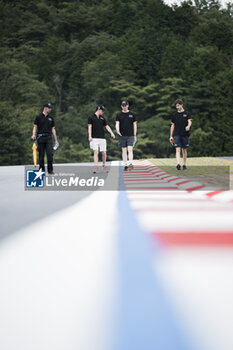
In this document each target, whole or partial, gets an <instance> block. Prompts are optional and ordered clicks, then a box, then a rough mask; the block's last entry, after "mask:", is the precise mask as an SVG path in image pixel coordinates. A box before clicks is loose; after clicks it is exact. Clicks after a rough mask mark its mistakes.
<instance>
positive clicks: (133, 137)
mask: <svg viewBox="0 0 233 350" xmlns="http://www.w3.org/2000/svg"><path fill="white" fill-rule="evenodd" d="M121 109H122V111H121V113H119V114H117V116H116V131H117V133H118V135H119V142H118V144H119V147H121V149H122V159H123V162H124V170H125V171H127V170H132V169H133V147H134V145H135V143H136V141H137V121H136V117H135V115H134V114H133V113H132V112H131V111H130V110H129V102H128V101H122V102H121ZM127 151H128V155H127Z"/></svg>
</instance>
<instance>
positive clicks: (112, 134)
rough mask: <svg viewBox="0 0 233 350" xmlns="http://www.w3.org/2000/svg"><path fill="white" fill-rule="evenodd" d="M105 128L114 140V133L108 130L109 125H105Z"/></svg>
mask: <svg viewBox="0 0 233 350" xmlns="http://www.w3.org/2000/svg"><path fill="white" fill-rule="evenodd" d="M105 128H106V130H108V132H109V133H110V134H111V136H112V138H113V139H115V135H114V133H113V132H112V129H111V128H110V126H109V125H106V126H105Z"/></svg>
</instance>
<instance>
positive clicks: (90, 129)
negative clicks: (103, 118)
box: [88, 124, 92, 142]
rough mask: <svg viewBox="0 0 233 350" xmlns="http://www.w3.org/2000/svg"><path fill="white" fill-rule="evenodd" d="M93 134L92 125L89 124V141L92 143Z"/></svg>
mask: <svg viewBox="0 0 233 350" xmlns="http://www.w3.org/2000/svg"><path fill="white" fill-rule="evenodd" d="M91 132H92V125H91V124H88V140H89V142H91V141H92V136H91Z"/></svg>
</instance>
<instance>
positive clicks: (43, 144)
mask: <svg viewBox="0 0 233 350" xmlns="http://www.w3.org/2000/svg"><path fill="white" fill-rule="evenodd" d="M38 151H39V165H40V169H42V170H43V171H45V165H44V156H45V151H46V155H47V162H48V173H51V172H52V171H53V141H52V136H41V137H40V138H39V139H38Z"/></svg>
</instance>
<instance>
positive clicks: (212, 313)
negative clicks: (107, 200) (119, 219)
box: [124, 161, 233, 350]
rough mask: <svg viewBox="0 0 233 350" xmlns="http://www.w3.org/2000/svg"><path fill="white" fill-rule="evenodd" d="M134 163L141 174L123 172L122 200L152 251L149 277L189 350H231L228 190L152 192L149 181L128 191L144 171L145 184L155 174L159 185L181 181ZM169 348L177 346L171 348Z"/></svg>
mask: <svg viewBox="0 0 233 350" xmlns="http://www.w3.org/2000/svg"><path fill="white" fill-rule="evenodd" d="M135 165H138V166H140V167H141V170H140V173H141V174H140V175H139V174H137V172H136V169H137V168H136V166H135V171H134V173H128V174H124V179H125V184H126V189H128V191H127V197H128V199H129V202H130V206H131V208H132V209H133V210H134V213H135V214H136V218H137V221H138V224H139V226H140V227H141V229H142V230H143V231H144V235H145V232H147V235H145V236H146V237H147V238H148V240H150V239H151V242H150V243H151V246H152V247H154V262H153V264H154V273H155V275H154V276H155V277H154V278H155V279H156V281H157V280H158V281H159V286H160V288H164V290H165V294H166V296H167V298H168V300H169V302H170V303H171V305H172V307H173V308H174V309H175V311H176V317H177V319H179V321H180V322H181V324H182V326H184V329H185V330H184V334H185V335H187V336H188V338H189V341H190V342H191V344H192V348H193V349H198V350H219V349H224V350H232V349H233V335H232V322H233V318H232V315H233V303H232V295H233V278H232V268H233V220H232V216H233V215H232V214H233V191H221V190H219V191H208V190H197V189H198V186H199V184H195V186H193V184H192V183H189V182H187V183H186V184H188V187H187V188H184V187H183V188H184V189H183V190H178V189H175V190H169V189H168V190H166V191H160V190H158V191H157V190H155V189H154V188H152V189H150V187H152V186H151V182H150V183H149V181H148V188H145V190H136V189H134V190H132V187H135V188H136V184H137V181H138V183H140V182H139V181H140V179H141V178H144V179H145V177H146V176H147V175H145V174H147V172H148V174H150V175H148V179H149V178H150V181H151V180H152V179H153V177H152V176H151V174H156V175H157V178H159V179H160V180H161V184H162V186H166V184H165V180H166V181H167V183H168V186H169V184H170V183H175V184H176V185H177V184H178V183H180V182H183V180H181V179H180V178H179V177H176V176H174V177H173V176H171V175H168V174H165V173H164V172H163V171H161V170H159V169H158V168H157V167H155V166H154V165H153V164H151V163H150V162H149V161H135ZM142 169H144V171H142ZM134 179H137V180H135V181H134ZM130 183H133V186H129V185H130ZM156 183H157V181H156ZM186 184H184V183H183V184H181V183H180V186H181V185H183V186H184V185H185V186H187V185H186ZM189 186H190V187H189ZM132 241H133V237H132ZM153 243H154V245H153ZM167 334H168V336H169V330H168V331H167ZM172 349H173V350H174V349H175V350H177V349H179V348H178V347H176V344H174V346H173V348H172Z"/></svg>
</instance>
